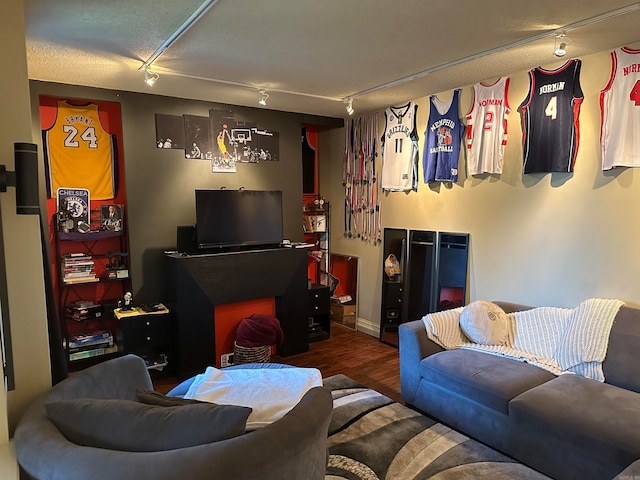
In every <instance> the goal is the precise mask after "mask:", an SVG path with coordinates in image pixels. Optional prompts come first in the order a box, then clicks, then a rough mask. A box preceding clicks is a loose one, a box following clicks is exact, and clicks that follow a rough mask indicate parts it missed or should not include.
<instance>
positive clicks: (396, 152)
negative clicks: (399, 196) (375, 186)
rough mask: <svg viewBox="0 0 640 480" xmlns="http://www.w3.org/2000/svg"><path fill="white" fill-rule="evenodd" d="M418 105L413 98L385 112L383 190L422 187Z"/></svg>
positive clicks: (397, 190) (406, 189)
mask: <svg viewBox="0 0 640 480" xmlns="http://www.w3.org/2000/svg"><path fill="white" fill-rule="evenodd" d="M417 110H418V105H417V104H416V103H414V102H409V103H407V104H406V105H402V106H400V107H388V108H387V109H386V110H385V112H384V117H385V127H384V134H383V135H382V139H381V141H382V176H381V179H380V186H381V188H382V189H383V190H389V191H392V192H405V191H408V190H417V189H418V134H417V131H416V112H417Z"/></svg>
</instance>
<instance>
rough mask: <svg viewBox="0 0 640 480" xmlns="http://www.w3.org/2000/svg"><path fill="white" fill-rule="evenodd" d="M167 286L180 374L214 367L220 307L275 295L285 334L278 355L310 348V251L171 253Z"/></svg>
mask: <svg viewBox="0 0 640 480" xmlns="http://www.w3.org/2000/svg"><path fill="white" fill-rule="evenodd" d="M165 258H166V261H167V285H168V287H169V291H168V292H167V297H168V299H169V302H168V303H169V306H170V310H171V311H172V312H173V314H174V318H173V324H174V328H175V331H174V339H175V342H174V352H173V357H172V362H171V365H173V366H174V367H175V368H176V373H178V375H179V376H180V377H183V378H184V377H188V376H191V375H193V374H196V373H202V372H203V371H204V370H205V369H206V367H207V366H208V365H215V364H216V360H217V359H218V357H219V355H220V353H223V352H215V331H216V328H215V315H214V307H215V306H216V305H221V304H228V303H236V302H243V301H249V300H256V299H260V298H267V297H273V298H275V304H276V317H277V318H278V320H280V325H281V327H282V330H283V332H284V342H283V344H282V345H281V346H280V347H278V352H277V353H278V355H280V356H288V355H294V354H297V353H302V352H306V351H308V350H309V332H308V321H307V302H308V291H307V251H306V249H299V248H280V247H279V246H276V247H275V248H262V249H258V250H247V251H236V252H218V253H214V254H200V255H199V254H195V255H181V254H179V253H167V254H166V255H165Z"/></svg>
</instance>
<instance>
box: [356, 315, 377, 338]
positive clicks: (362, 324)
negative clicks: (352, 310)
mask: <svg viewBox="0 0 640 480" xmlns="http://www.w3.org/2000/svg"><path fill="white" fill-rule="evenodd" d="M357 329H358V331H359V332H362V333H366V334H367V335H371V336H372V337H376V338H380V325H377V324H375V323H371V322H370V321H369V320H365V319H364V318H360V317H358V323H357Z"/></svg>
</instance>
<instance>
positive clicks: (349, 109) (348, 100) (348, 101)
mask: <svg viewBox="0 0 640 480" xmlns="http://www.w3.org/2000/svg"><path fill="white" fill-rule="evenodd" d="M343 102H344V103H345V104H346V105H347V107H346V108H347V113H348V114H349V115H353V98H351V97H349V98H345V99H344V100H343Z"/></svg>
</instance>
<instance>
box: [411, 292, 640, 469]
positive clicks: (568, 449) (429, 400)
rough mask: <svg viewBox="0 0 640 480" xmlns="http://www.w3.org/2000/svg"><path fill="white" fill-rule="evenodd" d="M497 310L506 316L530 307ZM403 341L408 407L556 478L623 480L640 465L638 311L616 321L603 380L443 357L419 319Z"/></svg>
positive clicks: (475, 357) (623, 312) (484, 357)
mask: <svg viewBox="0 0 640 480" xmlns="http://www.w3.org/2000/svg"><path fill="white" fill-rule="evenodd" d="M495 303H497V304H499V305H500V306H501V307H502V308H503V309H504V310H505V312H507V313H510V312H514V311H518V310H525V309H528V308H531V307H527V306H524V305H517V304H512V303H507V302H495ZM399 337H400V384H401V393H402V398H403V400H404V401H405V402H406V403H407V404H408V405H410V406H413V407H415V408H417V409H419V410H421V411H422V412H424V413H426V414H428V415H430V416H432V417H435V418H437V419H438V420H440V421H442V422H443V423H446V424H448V425H450V426H451V427H453V428H455V429H456V430H458V431H461V432H463V433H465V434H467V435H470V436H472V437H474V438H476V439H478V440H480V441H482V442H484V443H485V444H487V445H489V446H491V447H493V448H496V449H498V450H501V451H502V452H504V453H506V454H508V455H510V456H512V457H514V458H515V459H517V460H519V461H521V462H522V463H524V464H526V465H529V466H530V467H533V468H535V469H537V470H539V471H540V472H543V473H545V474H546V475H549V476H550V477H552V478H554V479H558V480H573V479H580V480H590V479H592V480H603V479H613V478H618V476H619V475H620V477H619V478H620V479H623V478H625V476H628V475H627V472H635V471H636V469H638V468H639V467H640V462H636V461H637V460H638V459H640V309H637V308H631V307H627V306H623V307H622V308H621V309H620V310H619V312H618V314H617V316H616V318H615V321H614V324H613V327H612V330H611V334H610V338H609V344H608V350H607V356H606V359H605V361H604V363H603V370H604V374H605V378H606V380H605V383H601V382H597V381H595V380H591V379H588V378H585V377H581V376H578V375H560V376H558V377H556V376H555V375H553V374H552V373H550V372H548V371H546V370H543V369H541V368H539V367H536V366H534V365H530V364H527V363H523V362H519V361H516V360H512V359H508V358H504V357H499V356H494V355H489V354H486V353H482V352H477V351H473V350H465V349H453V350H443V348H441V347H440V346H439V345H437V344H436V343H434V342H432V341H431V340H429V338H428V337H427V333H426V329H425V325H424V323H423V321H422V320H417V321H413V322H408V323H405V324H402V325H401V326H400V329H399ZM634 462H635V463H634ZM631 464H633V466H632V465H631ZM627 468H628V470H626V471H625V472H623V470H625V469H627ZM621 472H622V473H621ZM630 475H632V476H631V478H634V477H633V474H630Z"/></svg>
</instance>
